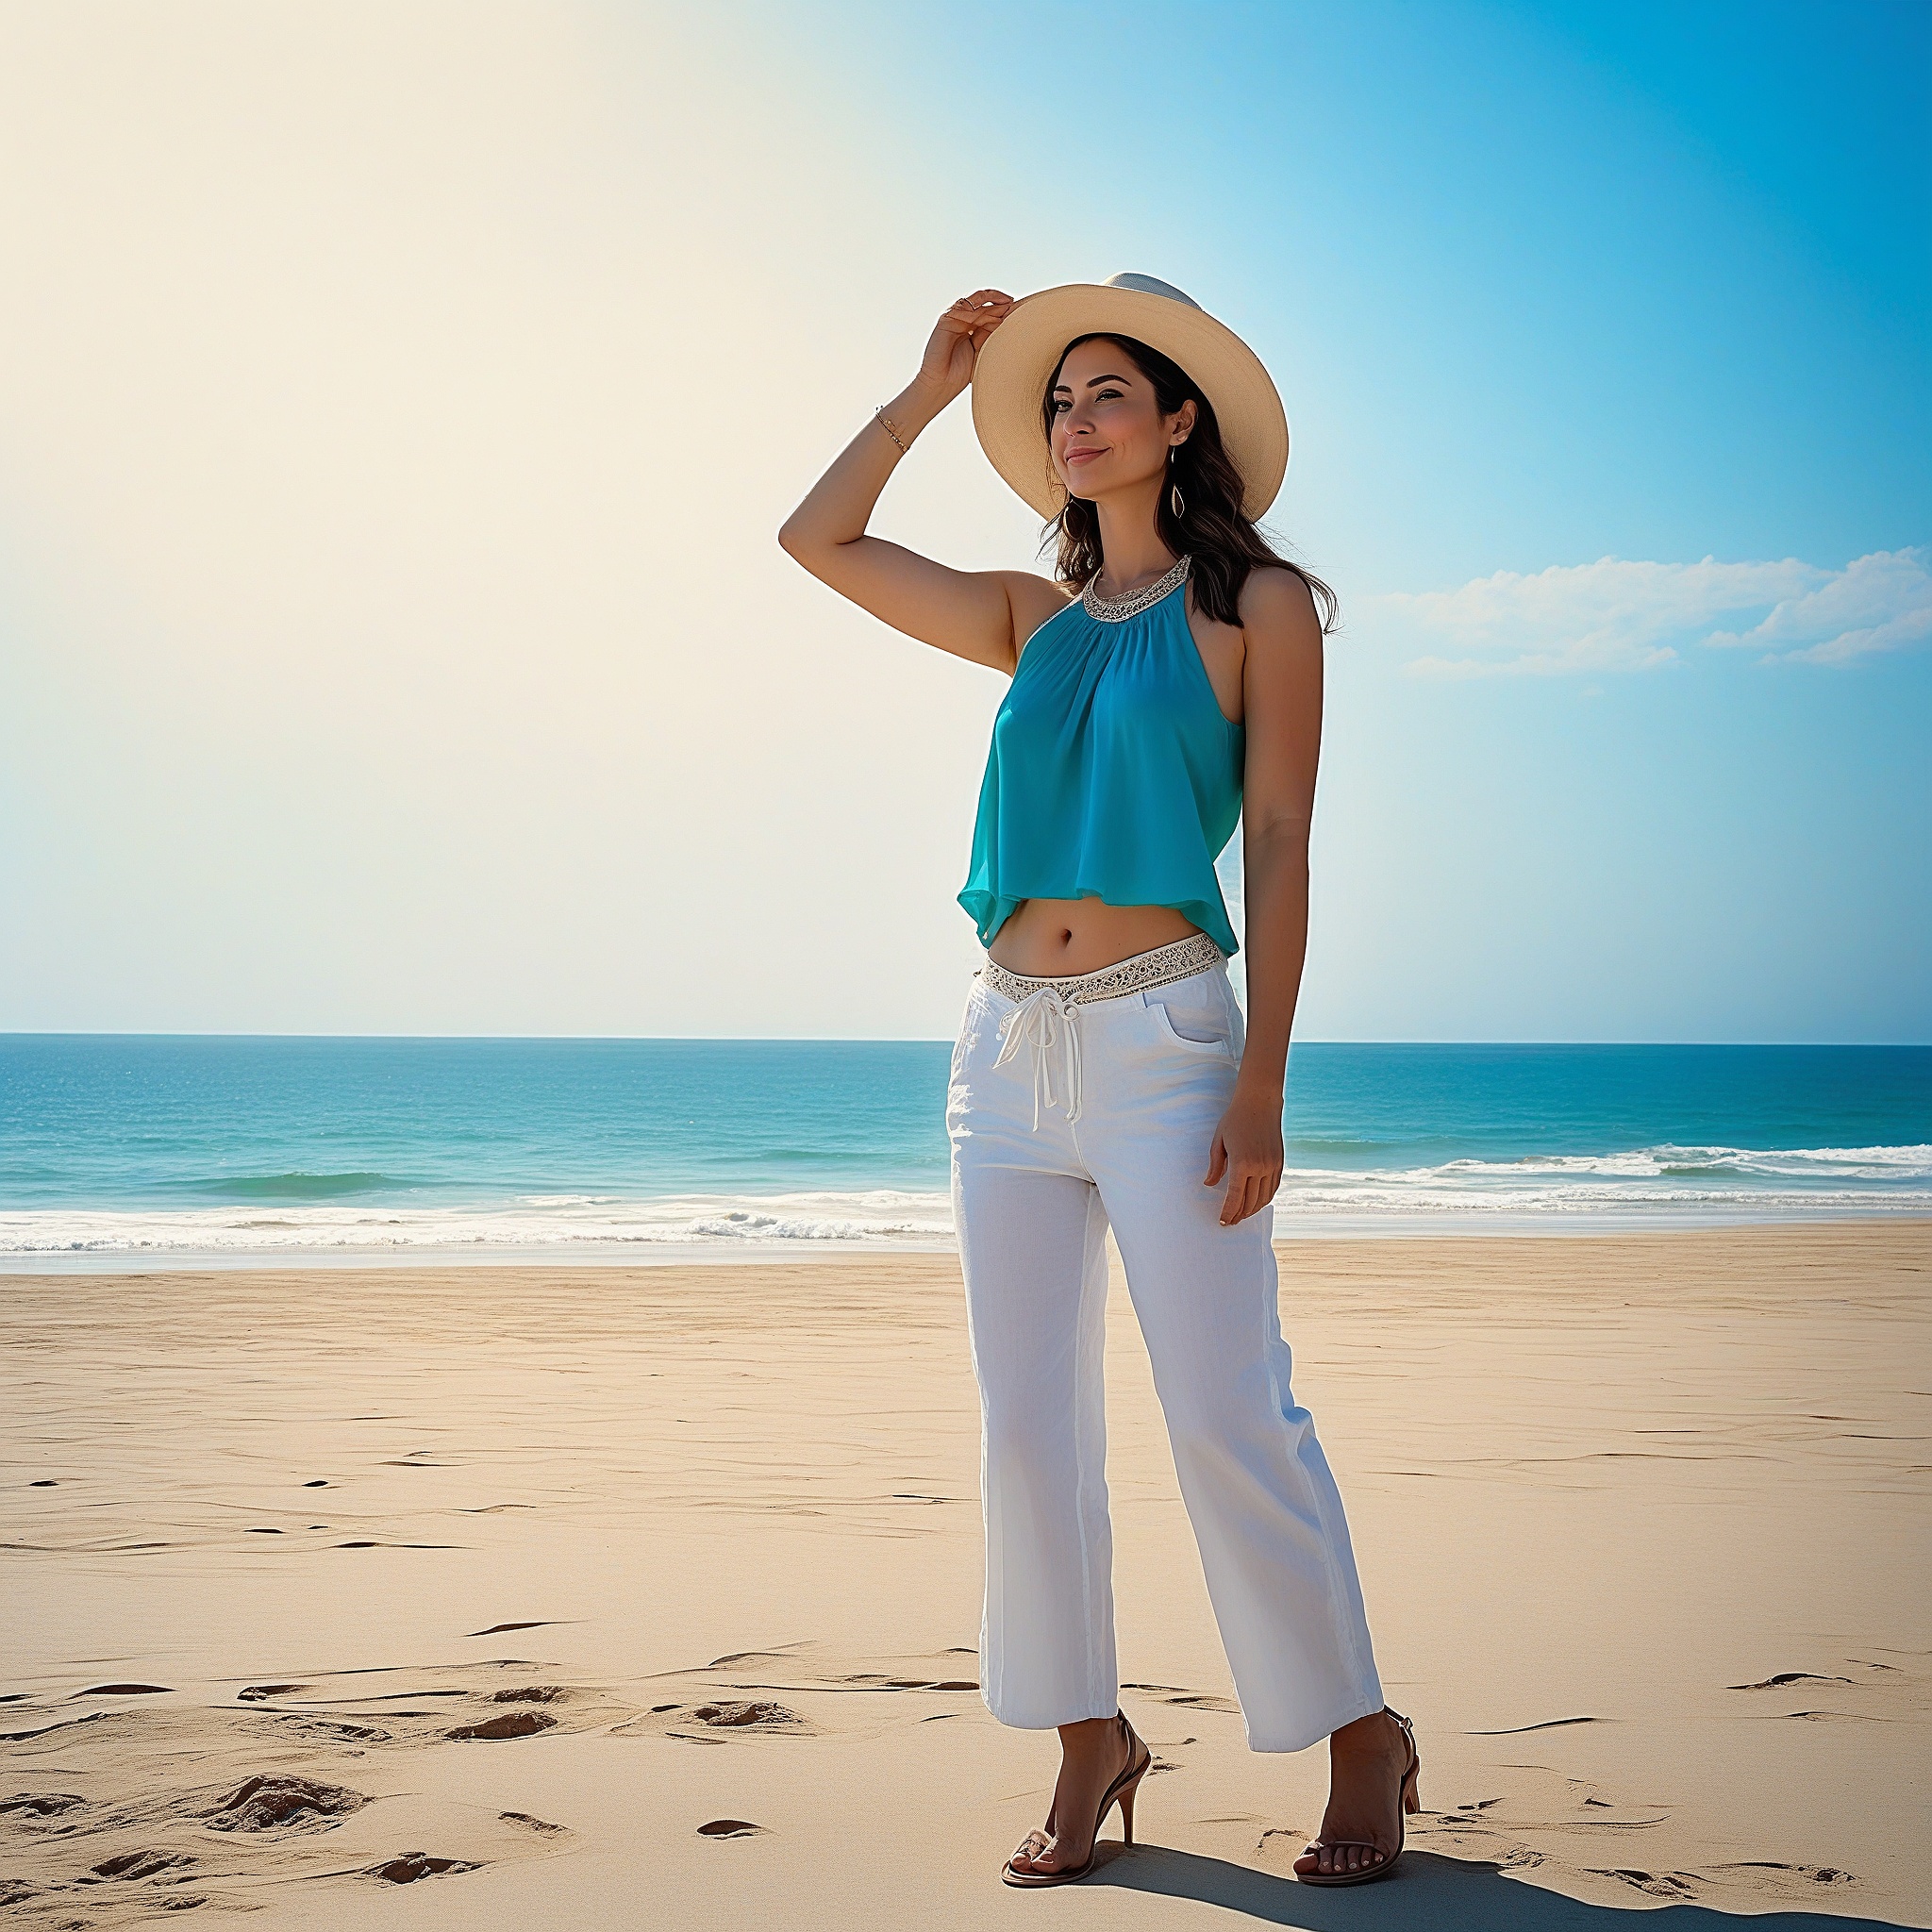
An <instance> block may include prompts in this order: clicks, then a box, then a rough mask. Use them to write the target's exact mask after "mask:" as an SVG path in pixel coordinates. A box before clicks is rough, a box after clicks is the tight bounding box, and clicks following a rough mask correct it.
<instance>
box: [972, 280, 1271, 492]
mask: <svg viewBox="0 0 1932 1932" xmlns="http://www.w3.org/2000/svg"><path fill="white" fill-rule="evenodd" d="M1088 335H1123V336H1131V337H1133V338H1134V340H1135V341H1141V342H1145V343H1146V344H1147V346H1148V347H1149V348H1151V349H1158V350H1159V351H1160V353H1161V354H1162V355H1163V356H1166V357H1168V358H1171V359H1172V360H1173V361H1174V362H1177V363H1178V364H1179V365H1180V366H1181V367H1182V368H1183V369H1185V370H1186V371H1187V373H1188V374H1189V375H1191V377H1192V378H1193V380H1194V382H1195V385H1196V386H1197V387H1198V388H1199V390H1200V391H1201V393H1202V394H1203V395H1205V396H1206V397H1207V398H1208V401H1209V402H1210V403H1212V404H1213V405H1214V415H1215V419H1216V421H1217V422H1218V423H1219V424H1220V425H1221V441H1222V443H1223V444H1224V447H1225V448H1226V450H1227V453H1228V455H1229V456H1230V457H1231V458H1233V460H1234V465H1235V468H1236V469H1238V470H1239V471H1240V472H1241V480H1242V482H1243V483H1244V484H1245V485H1246V490H1245V492H1244V494H1243V496H1242V498H1241V508H1243V509H1244V510H1246V512H1247V513H1248V515H1249V516H1250V517H1251V518H1254V517H1259V516H1260V515H1261V514H1262V513H1263V512H1264V511H1265V510H1266V509H1267V508H1268V506H1269V505H1270V504H1271V503H1273V502H1274V496H1275V492H1276V491H1278V490H1279V489H1280V488H1281V479H1282V477H1283V476H1284V475H1287V474H1288V416H1287V413H1286V412H1285V411H1284V410H1283V408H1282V407H1281V396H1280V394H1279V392H1278V391H1276V390H1275V387H1274V381H1273V380H1272V379H1271V377H1270V376H1269V374H1268V372H1267V371H1266V370H1265V369H1264V368H1262V366H1261V358H1259V357H1258V356H1257V355H1256V354H1255V352H1254V350H1252V349H1251V348H1249V347H1248V345H1247V343H1245V342H1244V341H1241V337H1239V336H1238V335H1236V334H1235V332H1234V331H1233V330H1232V329H1231V328H1229V327H1228V326H1227V325H1226V324H1225V323H1220V322H1216V321H1215V319H1214V318H1213V317H1212V316H1211V315H1209V314H1208V311H1207V310H1206V309H1205V308H1202V307H1201V305H1200V304H1199V303H1198V302H1196V301H1194V300H1193V299H1192V297H1191V296H1188V295H1184V294H1182V293H1181V291H1179V290H1178V289H1176V288H1174V287H1172V286H1171V285H1170V284H1169V283H1166V282H1158V281H1156V280H1155V278H1154V277H1153V276H1152V275H1115V276H1113V277H1112V278H1111V279H1110V280H1108V281H1105V282H1070V283H1068V284H1067V285H1066V286H1065V287H1064V288H1059V289H1042V290H1041V291H1040V293H1039V294H1037V295H1028V296H1027V297H1026V298H1025V299H1024V301H1021V302H1016V303H1015V304H1014V305H1013V307H1012V309H1011V310H1010V311H1009V313H1008V316H1007V319H1006V321H1004V322H1003V323H1001V324H1000V325H999V327H997V328H996V329H994V330H993V332H992V334H991V336H989V337H988V338H987V342H986V346H985V347H984V348H983V349H981V350H980V352H979V362H978V366H977V367H976V368H975V369H974V372H973V427H974V430H975V431H976V432H977V433H978V436H979V446H980V447H981V448H982V449H983V450H985V452H986V454H987V458H988V460H989V461H990V462H991V464H992V466H993V468H994V469H995V470H997V471H998V472H999V473H1000V475H1002V476H1004V477H1005V478H1006V480H1007V481H1008V483H1009V484H1011V485H1012V487H1013V488H1014V490H1016V491H1018V492H1019V493H1020V495H1021V496H1022V497H1024V499H1025V501H1026V502H1027V503H1029V504H1031V505H1032V506H1033V508H1035V509H1036V510H1038V511H1039V512H1040V514H1041V516H1043V517H1056V516H1058V514H1059V512H1060V509H1061V507H1062V506H1063V505H1064V504H1065V502H1066V500H1067V492H1066V490H1065V488H1064V487H1063V486H1062V484H1061V482H1060V480H1059V478H1058V476H1056V475H1054V473H1053V462H1052V458H1050V457H1049V455H1048V453H1047V446H1046V432H1045V430H1044V429H1043V428H1042V427H1041V413H1040V412H1041V401H1042V399H1043V398H1044V397H1045V394H1046V379H1047V377H1048V376H1050V375H1052V374H1053V372H1054V368H1055V365H1056V364H1057V363H1058V361H1059V358H1060V352H1061V351H1062V350H1063V349H1065V347H1066V346H1067V344H1068V343H1069V342H1071V341H1073V340H1074V337H1075V336H1088Z"/></svg>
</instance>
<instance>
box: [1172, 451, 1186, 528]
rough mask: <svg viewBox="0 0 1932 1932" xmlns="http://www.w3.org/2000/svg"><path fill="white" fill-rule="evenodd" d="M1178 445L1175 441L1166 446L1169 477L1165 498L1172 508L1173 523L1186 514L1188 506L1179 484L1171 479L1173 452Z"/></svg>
mask: <svg viewBox="0 0 1932 1932" xmlns="http://www.w3.org/2000/svg"><path fill="white" fill-rule="evenodd" d="M1179 447H1180V444H1179V443H1177V442H1171V443H1169V444H1168V446H1167V464H1168V475H1169V478H1170V480H1169V483H1168V490H1167V500H1168V503H1169V505H1170V506H1171V507H1172V508H1173V510H1174V522H1175V523H1179V522H1180V520H1181V518H1182V517H1183V516H1185V515H1186V514H1187V508H1188V500H1187V498H1186V497H1184V496H1183V495H1182V494H1181V486H1180V485H1179V484H1178V483H1175V482H1174V481H1173V480H1172V478H1173V475H1174V451H1175V450H1177V449H1178V448H1179Z"/></svg>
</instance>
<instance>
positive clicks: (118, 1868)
mask: <svg viewBox="0 0 1932 1932" xmlns="http://www.w3.org/2000/svg"><path fill="white" fill-rule="evenodd" d="M196 1862H197V1861H196V1859H195V1857H194V1855H193V1853H192V1852H158V1851H143V1852H117V1853H116V1854H115V1855H114V1857H111V1858H103V1859H102V1860H101V1862H100V1863H99V1864H98V1865H96V1866H95V1867H94V1868H93V1873H94V1876H95V1877H96V1878H152V1877H153V1876H154V1875H155V1874H156V1873H157V1872H174V1871H176V1870H178V1869H179V1868H180V1867H182V1866H184V1865H192V1864H194V1863H196Z"/></svg>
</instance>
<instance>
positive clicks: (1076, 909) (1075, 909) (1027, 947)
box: [987, 899, 1200, 979]
mask: <svg viewBox="0 0 1932 1932" xmlns="http://www.w3.org/2000/svg"><path fill="white" fill-rule="evenodd" d="M1199 930H1200V928H1199V927H1198V926H1197V925H1195V924H1194V923H1193V922H1192V921H1191V920H1190V919H1187V918H1185V917H1184V916H1183V915H1182V914H1180V913H1178V912H1176V911H1175V910H1174V908H1173V907H1171V906H1108V905H1107V904H1106V903H1105V902H1104V901H1102V900H1099V899H1028V900H1026V901H1025V902H1024V904H1022V905H1021V907H1020V908H1019V909H1018V910H1017V911H1016V912H1013V913H1010V914H1009V915H1008V918H1007V921H1006V923H1005V924H1003V925H1002V926H1001V927H1000V929H999V931H998V932H996V933H995V934H994V935H993V940H992V944H991V946H990V947H989V948H988V949H987V950H988V953H989V955H990V956H991V958H992V960H993V962H994V964H995V965H999V966H1004V967H1005V968H1006V969H1007V971H1008V973H1020V974H1024V975H1025V976H1026V977H1027V978H1028V979H1057V978H1060V977H1063V976H1064V975H1066V974H1073V973H1098V972H1099V971H1100V969H1101V968H1102V967H1103V966H1112V965H1116V964H1117V963H1118V962H1119V961H1121V960H1122V959H1131V958H1133V957H1134V955H1135V954H1136V953H1151V952H1152V951H1153V950H1154V948H1155V947H1156V946H1164V945H1166V944H1168V943H1169V941H1173V940H1184V939H1186V938H1187V936H1188V935H1189V934H1190V933H1191V932H1198V931H1199Z"/></svg>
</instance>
